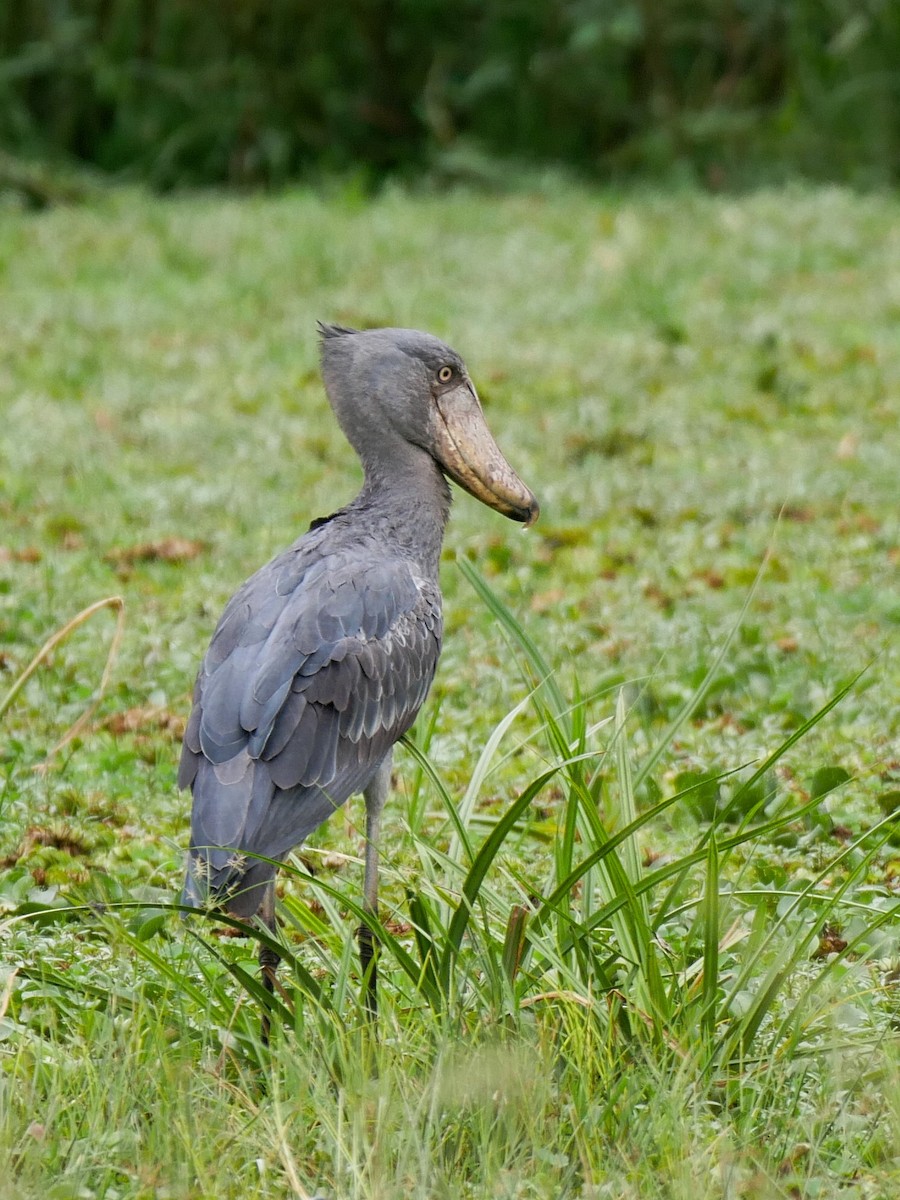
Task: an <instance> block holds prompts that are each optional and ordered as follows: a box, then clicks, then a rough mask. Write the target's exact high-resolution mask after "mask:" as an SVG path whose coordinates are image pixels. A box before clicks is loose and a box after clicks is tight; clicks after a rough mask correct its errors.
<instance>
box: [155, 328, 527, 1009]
mask: <svg viewBox="0 0 900 1200" xmlns="http://www.w3.org/2000/svg"><path fill="white" fill-rule="evenodd" d="M319 330H320V334H321V356H322V370H323V375H324V380H325V389H326V392H327V394H328V399H329V401H330V403H331V406H332V408H333V410H334V413H335V416H336V417H337V419H338V421H339V423H340V426H341V428H342V429H343V431H344V433H345V435H346V436H347V439H348V440H349V442H350V444H351V446H352V447H353V449H354V450H355V451H356V453H357V454H358V455H359V458H360V459H361V461H362V466H363V470H364V475H365V478H364V482H363V485H362V490H361V491H360V493H359V495H358V496H357V497H356V499H355V500H353V501H352V502H351V503H350V504H348V505H347V507H346V508H342V509H339V510H338V511H337V512H335V513H333V514H332V515H331V516H330V517H326V518H324V519H320V520H317V521H314V522H313V523H312V525H311V526H310V529H309V531H308V532H307V533H305V534H304V535H303V536H302V537H301V538H299V539H298V540H297V541H296V542H294V544H293V545H292V546H291V547H290V548H289V549H287V550H285V551H284V552H283V553H282V554H279V555H278V556H277V557H276V558H274V559H272V561H271V562H270V563H268V564H267V565H266V566H264V567H262V568H261V569H260V570H259V571H257V572H256V574H255V575H253V576H252V577H251V578H250V579H248V580H247V582H246V583H245V584H244V585H243V587H241V588H240V589H239V590H238V591H237V592H236V593H235V595H234V596H233V597H232V599H231V600H230V601H229V603H228V605H227V607H226V608H225V611H224V613H223V614H222V618H221V620H220V621H219V624H218V626H217V628H216V631H215V633H214V635H213V638H212V642H211V643H210V646H209V649H208V650H207V652H206V657H205V658H204V660H203V664H202V666H201V667H200V672H199V675H198V677H197V683H196V687H195V689H194V703H193V710H192V712H191V717H190V720H189V722H188V725H187V729H186V730H185V735H184V746H183V750H182V756H181V768H180V771H179V776H178V781H179V784H180V786H181V787H184V788H187V787H190V789H191V791H192V792H193V808H192V813H191V844H190V851H189V855H188V868H187V879H186V884H185V890H184V900H185V902H186V903H188V904H192V905H210V904H211V905H213V906H219V907H222V908H224V909H225V910H227V911H229V912H231V913H232V914H234V915H236V916H239V917H244V918H251V917H258V919H260V920H261V921H262V922H264V924H265V925H266V926H267V927H268V928H269V930H274V927H275V909H274V878H275V867H274V866H273V864H272V863H271V862H266V861H262V859H260V858H258V857H255V856H258V855H262V856H263V857H264V858H266V859H272V860H281V859H283V858H284V857H285V856H286V855H287V854H288V853H289V852H290V851H291V850H292V849H293V848H294V847H296V846H298V845H299V844H300V843H301V842H302V841H303V840H304V838H306V837H307V836H308V835H309V834H310V833H312V831H313V830H314V829H316V828H317V826H319V825H320V824H321V823H322V822H323V821H324V820H326V818H327V817H329V816H330V815H331V813H332V812H334V810H335V809H336V808H339V807H340V806H341V805H342V804H343V803H344V802H345V801H346V800H347V799H348V797H350V796H352V795H353V794H354V793H357V792H361V793H362V794H363V796H364V797H365V805H366V846H365V884H364V903H363V907H364V910H365V911H366V912H368V913H372V914H374V913H376V912H377V894H378V837H379V830H380V825H381V815H382V810H383V808H384V804H385V800H386V798H387V794H388V790H389V786H390V777H391V755H392V749H393V746H394V743H395V742H396V741H397V740H398V738H400V737H401V736H402V735H403V734H404V733H405V732H406V731H407V730H408V729H409V728H410V726H411V725H412V723H413V721H414V720H415V719H416V714H417V713H418V711H419V709H420V707H421V706H422V703H423V701H424V700H425V697H426V696H427V694H428V689H429V687H430V685H431V681H432V679H433V678H434V672H435V668H436V667H437V661H438V657H439V655H440V652H441V593H440V587H439V583H438V563H439V559H440V553H441V543H442V540H443V536H444V528H445V526H446V523H447V517H448V514H449V511H450V487H449V485H448V482H447V480H448V479H452V480H453V481H454V482H456V483H457V484H459V486H460V487H462V488H464V489H465V490H466V491H467V492H469V493H470V494H471V495H472V496H474V497H475V498H476V499H478V500H481V501H482V503H484V504H486V505H488V506H489V507H490V508H493V509H495V510H496V511H497V512H500V513H502V514H503V515H504V516H507V517H510V518H511V519H512V520H514V521H520V522H522V523H523V524H524V525H526V526H527V525H531V524H532V522H534V521H535V520H536V519H537V516H538V503H537V500H536V499H535V497H534V496H533V495H532V493H531V492H530V491H529V490H528V488H527V487H526V486H525V485H524V484H523V483H522V481H521V480H520V479H519V478H518V476H517V475H516V473H515V472H514V471H513V469H512V468H511V467H510V465H509V463H508V462H507V461H506V459H505V458H504V457H503V455H502V453H501V452H500V449H499V448H498V446H497V444H496V442H495V441H494V439H493V437H492V436H491V433H490V431H489V430H488V427H487V424H486V422H485V419H484V415H483V413H482V409H481V405H480V403H479V400H478V395H477V393H476V391H475V388H474V386H473V384H472V381H471V379H470V378H469V373H468V371H467V370H466V366H465V363H464V362H463V361H462V359H461V358H460V357H459V355H458V354H456V353H455V352H454V351H453V350H451V349H450V348H449V347H448V346H446V345H444V343H443V342H441V341H439V340H438V339H437V338H436V337H432V336H430V335H429V334H426V333H419V332H417V331H415V330H412V329H370V330H365V331H363V332H360V331H358V330H355V329H345V328H342V327H340V326H337V325H320V327H319ZM373 951H374V944H373V935H372V932H371V930H370V929H369V928H368V926H367V925H365V924H364V925H362V926H361V928H360V930H359V952H360V959H361V964H362V970H363V977H364V979H366V980H367V993H366V1002H367V1006H368V1008H369V1010H370V1012H371V1013H373V1014H374V1012H375V1006H376V987H375V963H374V961H373ZM260 964H261V967H262V972H263V980H264V983H265V985H266V987H267V988H268V989H269V990H270V991H271V990H272V989H273V987H274V983H275V970H276V967H277V964H278V959H277V957H276V956H275V955H273V954H272V953H271V951H269V950H267V949H266V947H262V949H261V951H260Z"/></svg>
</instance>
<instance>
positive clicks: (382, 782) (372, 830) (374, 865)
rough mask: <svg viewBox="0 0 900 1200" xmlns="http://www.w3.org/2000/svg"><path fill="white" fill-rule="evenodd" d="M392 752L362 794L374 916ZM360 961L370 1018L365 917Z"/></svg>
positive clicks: (371, 949) (367, 890)
mask: <svg viewBox="0 0 900 1200" xmlns="http://www.w3.org/2000/svg"><path fill="white" fill-rule="evenodd" d="M392 757H393V756H392V753H391V751H388V753H387V754H386V755H385V756H384V758H383V759H382V760H381V763H380V765H379V767H378V769H377V771H376V772H375V774H374V775H373V776H372V779H371V782H370V783H369V786H368V787H367V788H366V790H365V792H364V793H363V796H364V797H365V801H366V874H365V881H364V883H363V909H364V911H365V912H366V913H371V915H372V916H373V917H377V915H378V837H379V834H380V833H381V814H382V812H383V811H384V804H385V801H386V800H387V795H388V791H389V790H390V786H391V760H392ZM359 962H360V966H361V968H362V974H363V979H364V980H365V981H366V1011H367V1012H368V1014H369V1017H370V1018H374V1017H376V1016H377V1015H378V981H377V969H376V943H375V937H374V935H373V933H372V930H371V929H370V928H369V926H368V924H367V923H366V922H365V921H364V922H363V923H362V925H360V927H359Z"/></svg>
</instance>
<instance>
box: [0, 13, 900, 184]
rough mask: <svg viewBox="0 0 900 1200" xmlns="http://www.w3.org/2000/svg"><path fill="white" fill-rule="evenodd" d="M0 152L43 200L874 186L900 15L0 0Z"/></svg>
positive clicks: (885, 148) (896, 120) (881, 161)
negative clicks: (637, 181) (128, 187)
mask: <svg viewBox="0 0 900 1200" xmlns="http://www.w3.org/2000/svg"><path fill="white" fill-rule="evenodd" d="M0 148H2V159H0V175H5V176H6V177H7V179H9V178H13V181H14V182H15V180H16V179H18V182H19V184H20V185H21V186H22V187H23V188H24V190H25V191H30V192H33V195H34V197H35V198H38V199H39V198H40V194H41V183H40V177H39V176H38V175H35V174H34V171H35V164H43V165H44V167H45V168H46V166H47V164H50V165H52V164H56V165H57V166H63V167H71V166H72V165H78V166H81V165H85V166H88V167H90V168H95V169H97V170H98V171H100V172H104V173H112V174H114V175H115V176H118V177H123V178H127V179H139V180H143V181H146V182H148V183H149V184H151V185H152V186H153V187H155V188H158V189H162V190H165V189H170V188H175V187H180V186H196V185H208V184H231V185H238V186H259V185H264V186H265V185H279V184H281V183H283V182H286V181H288V180H292V179H297V178H309V177H311V176H315V175H317V174H322V173H330V172H333V171H343V172H347V171H350V172H353V171H355V172H358V173H359V174H360V177H361V181H362V182H363V183H364V184H368V183H370V182H375V181H377V180H378V179H379V178H381V177H383V176H384V175H386V174H390V173H396V172H410V173H412V172H421V171H422V170H423V169H425V170H427V171H430V172H432V173H433V174H435V175H436V176H438V177H441V178H450V179H452V178H455V177H461V178H467V177H475V178H476V179H478V178H481V179H482V181H483V182H496V183H500V182H502V181H503V179H504V178H505V177H506V175H508V174H509V173H510V171H512V170H515V169H516V168H521V166H522V165H523V164H526V165H527V164H529V163H535V164H542V163H554V164H565V165H566V166H568V167H570V168H573V169H574V170H576V171H578V172H579V173H583V174H585V175H587V176H592V177H595V178H603V179H610V178H620V177H625V176H630V175H635V174H644V175H646V174H659V173H670V172H673V171H674V172H676V173H679V172H680V173H682V174H684V175H686V176H687V177H688V178H692V179H696V180H700V181H702V182H704V183H706V184H707V185H708V186H711V187H727V186H741V185H744V184H747V183H753V182H758V181H771V180H772V179H777V178H779V177H781V176H784V175H787V174H798V173H800V174H804V175H806V176H808V177H811V178H817V179H827V180H840V181H845V182H846V181H849V182H852V183H857V184H883V183H890V182H895V181H896V180H897V178H898V176H900V4H898V3H897V0H490V2H487V3H485V2H484V0H455V2H454V3H446V2H445V0H330V2H329V3H324V4H323V3H321V0H216V3H209V0H0ZM29 181H30V182H29ZM32 184H33V186H31V185H32Z"/></svg>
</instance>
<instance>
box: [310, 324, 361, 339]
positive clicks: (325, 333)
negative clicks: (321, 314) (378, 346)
mask: <svg viewBox="0 0 900 1200" xmlns="http://www.w3.org/2000/svg"><path fill="white" fill-rule="evenodd" d="M316 325H317V326H318V329H319V337H320V338H321V339H322V341H323V342H325V341H327V340H328V339H329V338H338V337H346V335H347V334H348V333H359V330H358V329H351V328H350V327H349V325H329V324H328V323H327V322H326V321H317V322H316Z"/></svg>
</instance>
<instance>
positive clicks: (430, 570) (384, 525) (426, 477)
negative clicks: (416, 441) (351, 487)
mask: <svg viewBox="0 0 900 1200" xmlns="http://www.w3.org/2000/svg"><path fill="white" fill-rule="evenodd" d="M363 469H364V470H365V481H364V483H363V486H362V490H361V491H360V493H359V495H358V496H357V497H356V499H355V500H354V501H353V504H352V506H351V507H352V508H354V509H357V510H359V511H362V512H364V513H365V517H366V520H367V521H368V522H369V523H370V524H371V525H372V527H373V528H374V529H377V530H378V532H379V534H380V535H381V536H382V537H384V538H385V539H386V540H388V541H389V542H390V543H391V544H392V545H393V546H394V547H396V549H397V550H398V551H399V552H400V553H402V554H403V556H404V557H408V558H409V559H410V561H412V562H414V563H415V564H416V565H417V566H418V567H419V569H420V570H421V571H422V572H423V574H424V575H425V576H426V577H427V578H429V579H435V580H436V579H437V576H438V565H439V563H440V557H441V545H442V543H443V540H444V529H445V528H446V525H447V518H448V517H449V515H450V485H449V484H448V483H447V480H446V479H445V478H444V475H443V473H442V471H441V469H440V467H438V465H437V463H436V462H435V461H434V459H433V458H432V457H431V455H430V454H428V453H427V452H426V451H424V450H421V449H420V448H419V447H418V446H412V445H410V444H409V443H408V442H398V443H397V444H395V445H393V446H391V453H390V454H383V455H382V454H379V455H378V456H377V460H376V461H372V460H369V461H366V460H365V459H364V460H363Z"/></svg>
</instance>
